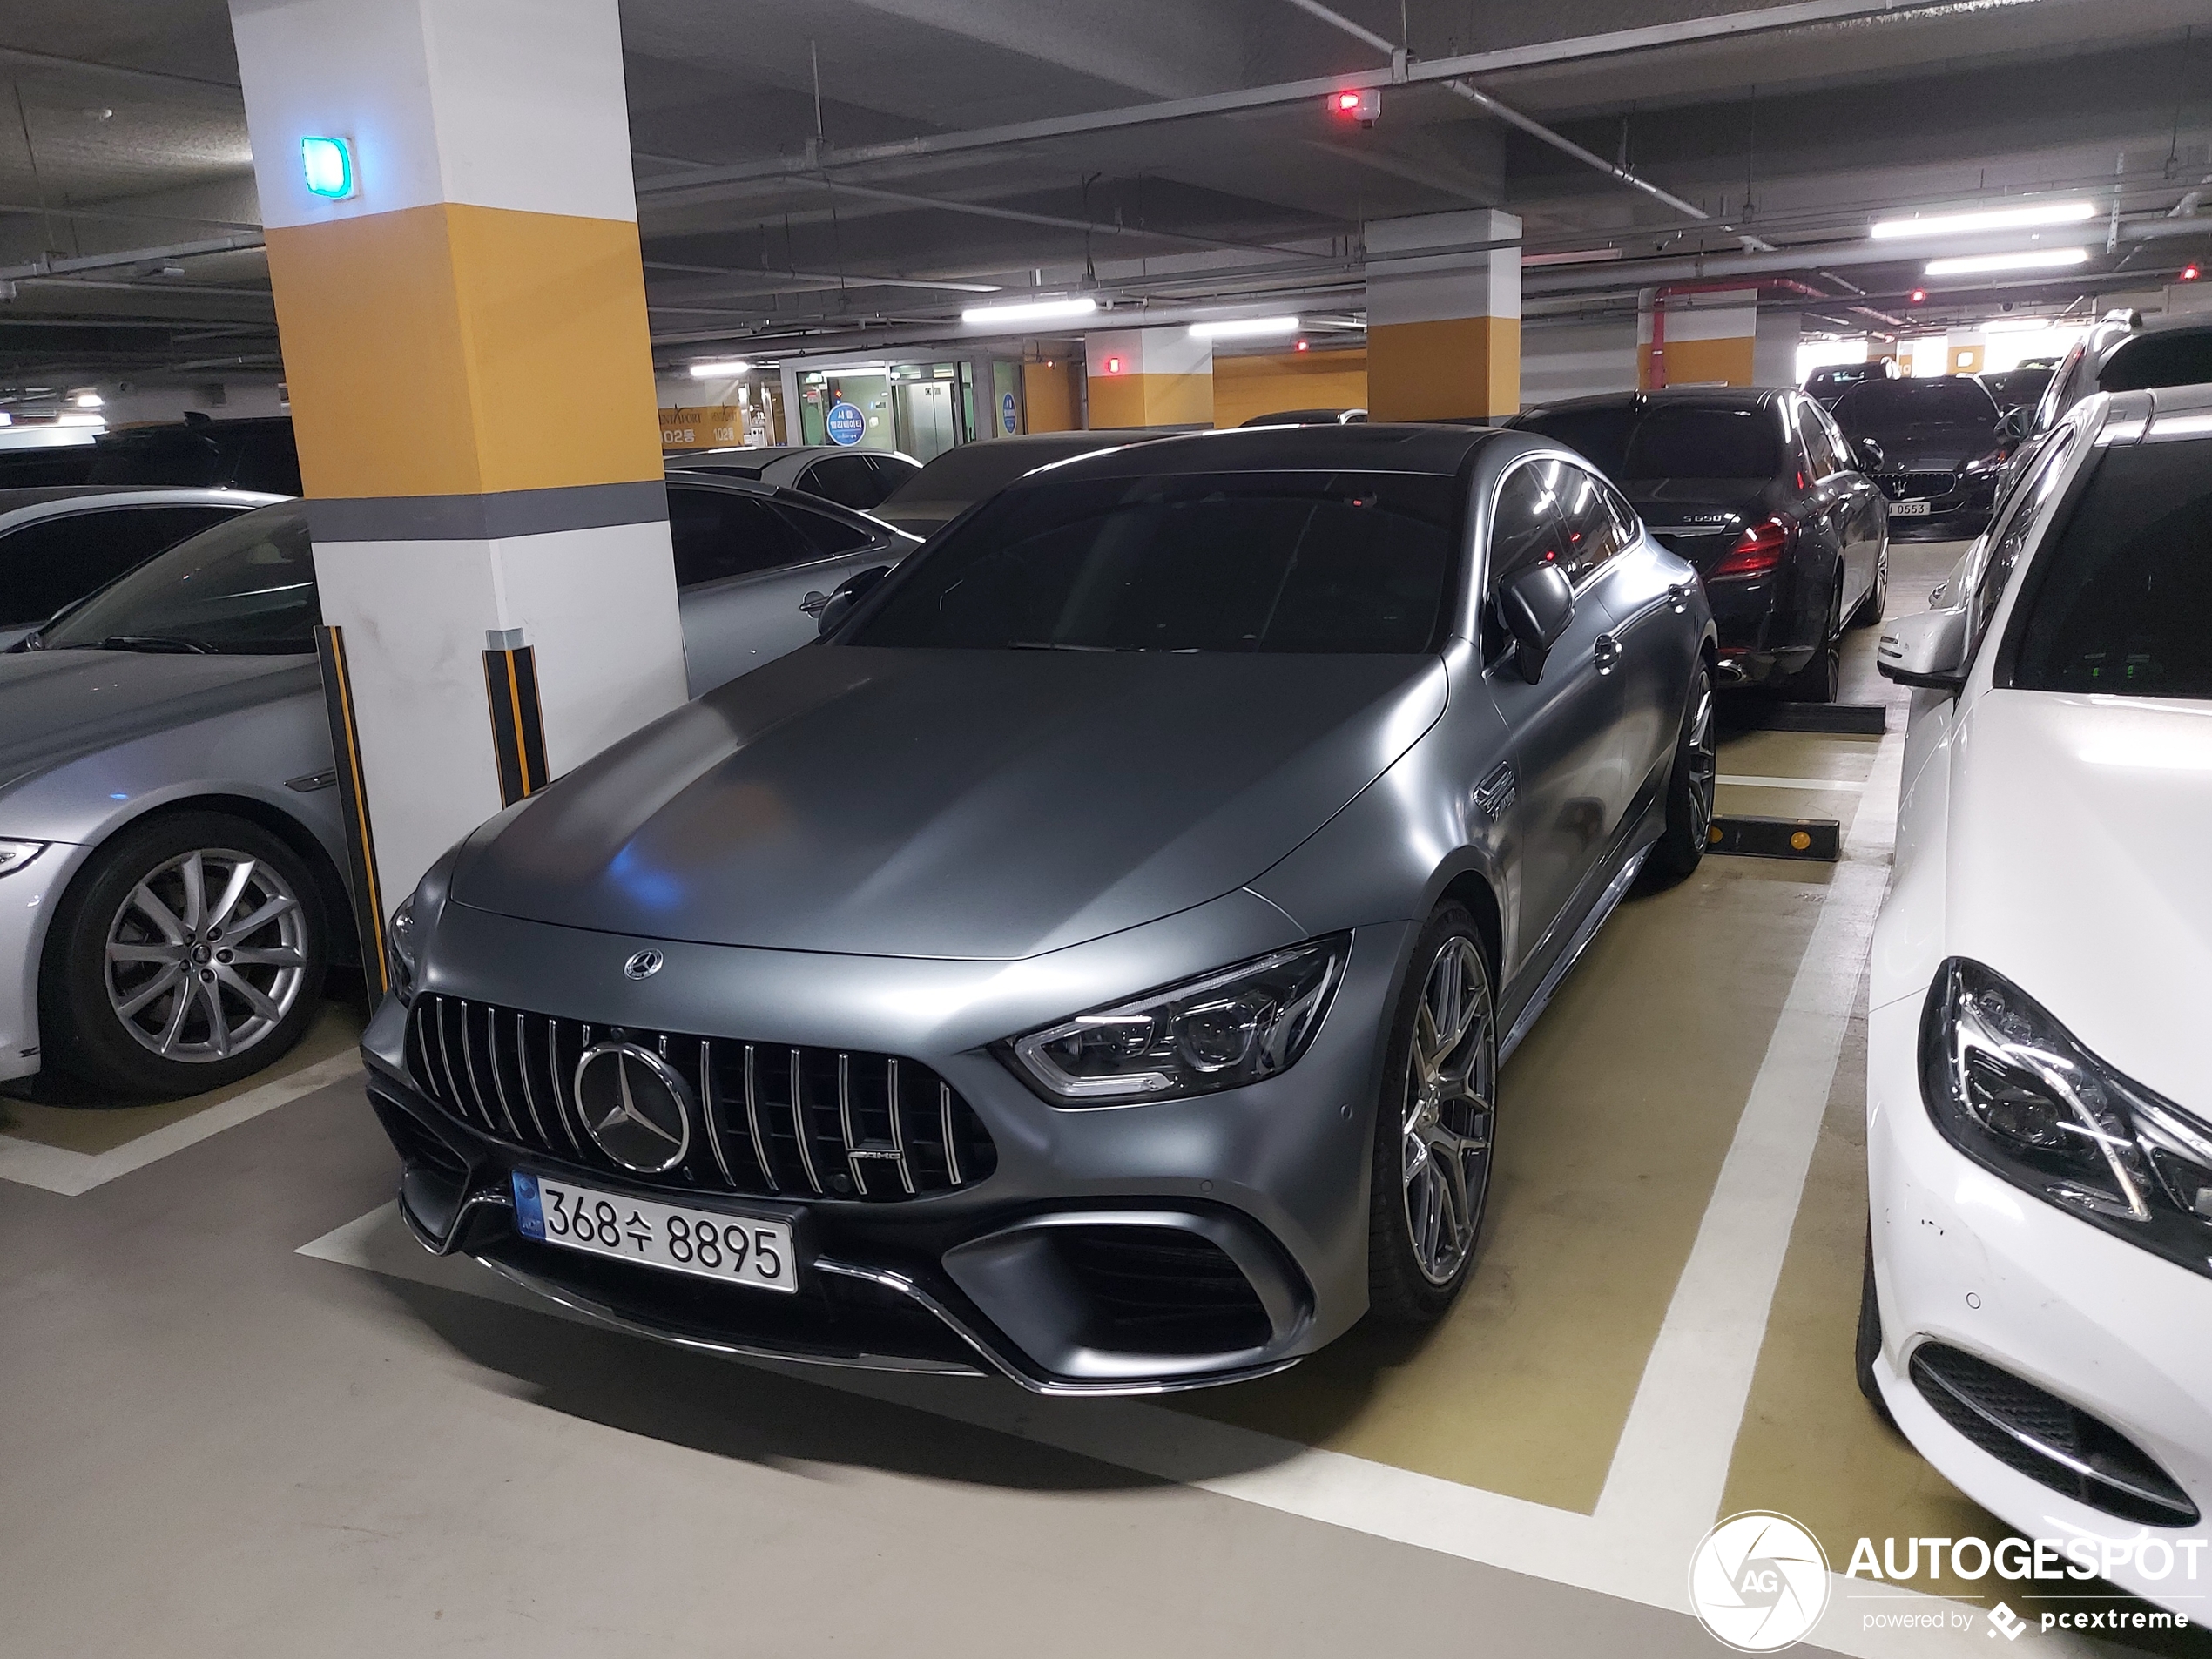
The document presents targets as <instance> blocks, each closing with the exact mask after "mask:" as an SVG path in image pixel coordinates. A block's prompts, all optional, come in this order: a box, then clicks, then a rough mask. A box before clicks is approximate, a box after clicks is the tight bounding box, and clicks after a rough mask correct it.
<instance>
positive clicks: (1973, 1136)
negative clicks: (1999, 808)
mask: <svg viewBox="0 0 2212 1659" xmlns="http://www.w3.org/2000/svg"><path fill="white" fill-rule="evenodd" d="M1920 1092H1921V1095H1922V1096H1923V1098H1924V1099H1925V1101H1926V1103H1927V1108H1928V1114H1929V1116H1931V1117H1932V1118H1933V1119H1934V1120H1935V1125H1936V1128H1937V1129H1938V1130H1940V1131H1941V1132H1942V1134H1943V1136H1944V1138H1945V1139H1946V1140H1947V1141H1949V1142H1950V1143H1952V1145H1953V1146H1955V1147H1957V1148H1958V1149H1959V1150H1960V1151H1961V1152H1963V1153H1965V1154H1966V1156H1967V1157H1970V1158H1972V1159H1973V1161H1974V1162H1975V1163H1979V1164H1980V1165H1982V1167H1983V1168H1985V1169H1987V1170H1992V1171H1993V1172H1994V1173H1995V1174H1997V1175H2000V1176H2001V1177H2004V1178H2005V1179H2006V1180H2007V1181H2009V1182H2011V1183H2012V1184H2013V1185H2015V1186H2018V1187H2023V1188H2025V1189H2027V1190H2028V1191H2029V1192H2032V1193H2033V1194H2034V1195H2035V1196H2036V1197H2040V1198H2042V1199H2044V1200H2045V1201H2046V1202H2047V1203H2049V1204H2054V1205H2056V1206H2057V1207H2058V1208H2060V1209H2061V1210H2064V1211H2067V1213H2069V1214H2071V1215H2074V1216H2078V1217H2080V1218H2081V1219H2082V1220H2084V1221H2086V1222H2088V1223H2089V1224H2091V1225H2092V1226H2096V1227H2101V1228H2103V1229H2104V1230H2105V1231H2107V1232H2109V1233H2115V1234H2117V1235H2118V1236H2119V1237H2121V1238H2125V1239H2128V1240H2129V1241H2131V1242H2133V1243H2134V1244H2141V1246H2142V1247H2143V1248H2144V1249H2146V1250H2151V1251H2157V1252H2158V1253H2159V1254H2160V1255H2161V1256H2164V1257H2166V1258H2168V1259H2169V1260H2172V1261H2175V1262H2178V1263H2180V1264H2182V1266H2183V1267H2186V1268H2188V1269H2189V1270H2190V1271H2192V1272H2197V1273H2202V1274H2205V1275H2206V1276H2207V1277H2208V1278H2212V1123H2205V1122H2204V1121H2202V1119H2200V1118H2199V1117H2197V1116H2195V1114H2193V1113H2191V1112H2188V1111H2186V1110H2184V1109H2182V1107H2179V1106H2177V1105H2175V1103H2173V1102H2172V1101H2169V1100H2167V1099H2165V1098H2164V1097H2163V1096H2159V1095H2155V1094H2153V1093H2152V1092H2151V1091H2150V1090H2149V1089H2146V1088H2144V1087H2143V1086H2142V1085H2141V1083H2139V1082H2134V1080H2133V1079H2132V1078H2129V1077H2127V1076H2122V1075H2121V1073H2119V1072H2117V1071H2115V1070H2114V1069H2113V1068H2112V1067H2110V1066H2108V1065H2107V1064H2106V1063H2105V1062H2103V1061H2101V1060H2100V1059H2098V1058H2097V1056H2096V1055H2093V1054H2091V1053H2090V1052H2089V1051H2088V1050H2087V1049H2085V1048H2083V1047H2082V1046H2081V1044H2080V1042H2076V1041H2075V1040H2074V1035H2073V1034H2072V1033H2070V1032H2069V1031H2067V1028H2065V1027H2064V1026H2062V1025H2060V1023H2059V1022H2058V1021H2056V1020H2055V1019H2054V1018H2053V1017H2052V1016H2051V1015H2049V1014H2048V1013H2047V1012H2046V1011H2045V1010H2044V1009H2043V1008H2041V1007H2040V1005H2039V1004H2038V1003H2037V1002H2036V1001H2034V1000H2033V998H2032V997H2030V996H2029V995H2027V993H2026V992H2024V991H2022V990H2021V989H2020V988H2019V987H2018V986H2016V985H2013V984H2012V983H2011V982H2010V981H2006V979H2004V978H2003V977H2002V976H2000V974H1995V973H1993V972H1992V971H1991V970H1990V969H1988V968H1984V967H1983V966H1982V965H1981V964H1980V963H1979V962H1975V961H1967V960H1966V958H1964V957H1953V958H1952V959H1951V960H1950V961H1947V962H1946V963H1945V964H1944V965H1943V967H1942V968H1941V969H1940V970H1939V971H1938V973H1937V974H1936V978H1935V983H1934V985H1933V986H1932V987H1931V988H1930V989H1929V992H1928V1001H1927V1006H1926V1008H1925V1010H1924V1011H1923V1013H1922V1015H1921V1019H1920Z"/></svg>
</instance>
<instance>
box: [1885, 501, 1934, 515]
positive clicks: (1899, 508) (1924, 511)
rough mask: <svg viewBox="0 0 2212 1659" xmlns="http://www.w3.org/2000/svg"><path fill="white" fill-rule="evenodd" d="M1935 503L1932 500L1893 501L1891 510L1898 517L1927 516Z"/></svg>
mask: <svg viewBox="0 0 2212 1659" xmlns="http://www.w3.org/2000/svg"><path fill="white" fill-rule="evenodd" d="M1933 505H1934V503H1933V502H1925V501H1893V502H1891V503H1890V511H1891V512H1892V514H1894V515H1895V516H1897V517H1898V518H1925V517H1926V516H1928V509H1929V508H1930V507H1932V506H1933Z"/></svg>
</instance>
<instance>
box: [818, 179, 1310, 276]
mask: <svg viewBox="0 0 2212 1659" xmlns="http://www.w3.org/2000/svg"><path fill="white" fill-rule="evenodd" d="M821 182H822V184H824V185H826V186H827V187H828V188H829V189H831V190H833V191H835V192H839V193H840V194H842V195H847V196H866V197H868V198H870V199H873V200H876V201H884V202H899V203H903V204H905V205H907V206H913V207H935V208H941V209H942V210H943V211H944V212H948V213H968V214H972V215H973V216H974V217H975V218H977V219H1006V220H1008V221H1010V222H1011V223H1014V224H1016V225H1043V226H1050V227H1051V228H1053V229H1055V230H1063V231H1081V232H1082V233H1083V234H1084V235H1086V236H1136V237H1151V238H1154V239H1157V240H1159V241H1163V242H1184V243H1188V244H1189V245H1190V246H1193V247H1206V248H1215V249H1218V250H1220V251H1222V252H1224V253H1282V254H1287V255H1289V256H1290V257H1291V258H1292V259H1299V260H1306V259H1313V258H1315V257H1317V256H1316V255H1314V254H1312V253H1306V252H1304V251H1302V250H1300V249H1298V248H1294V247H1277V246H1272V245H1271V244H1269V243H1264V242H1225V241H1223V240H1222V239H1219V238H1218V237H1213V236H1193V235H1191V234H1190V233H1187V232H1184V231H1163V230H1157V229H1154V228H1152V227H1151V226H1137V225H1121V224H1113V225H1097V224H1093V223H1092V222H1090V221H1089V219H1067V218H1063V217H1062V216H1061V215H1059V214H1057V213H1035V212H1029V211H1028V210H1027V209H1026V208H1019V207H993V206H989V205H988V203H984V202H964V201H950V200H948V199H945V198H943V197H941V196H917V195H915V194H914V193H913V192H910V191H904V190H885V189H883V188H881V187H880V186H879V185H855V184H850V183H847V182H846V181H845V180H843V179H823V180H822V181H821Z"/></svg>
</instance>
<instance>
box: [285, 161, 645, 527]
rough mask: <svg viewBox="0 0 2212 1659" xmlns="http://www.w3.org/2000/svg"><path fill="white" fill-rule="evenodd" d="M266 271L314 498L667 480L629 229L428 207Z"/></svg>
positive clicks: (361, 219) (297, 253)
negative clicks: (275, 303)
mask: <svg viewBox="0 0 2212 1659" xmlns="http://www.w3.org/2000/svg"><path fill="white" fill-rule="evenodd" d="M268 258H269V273H270V277H271V280H272V282H273V287H274V288H275V292H276V301H277V320H278V326H279V327H280V331H281V333H282V335H283V339H284V359H285V370H286V375H287V380H288V381H289V384H290V391H291V395H292V401H293V426H294V428H295V430H296V431H297V433H298V435H299V442H300V472H301V476H302V478H303V480H304V481H305V483H306V486H307V494H308V495H309V496H319V497H326V498H328V497H339V498H344V497H362V496H460V495H485V494H491V493H495V492H504V491H509V490H522V489H558V488H562V487H566V486H574V485H579V484H603V483H619V482H640V481H645V480H656V481H657V480H658V478H659V477H660V476H661V470H662V465H661V454H660V443H659V426H658V412H657V409H656V408H655V398H654V394H653V380H652V368H651V363H652V358H651V343H650V341H649V340H648V338H647V335H646V329H645V291H644V269H643V267H642V266H641V265H640V263H639V258H638V246H637V226H636V225H635V224H634V223H632V222H631V221H628V220H621V219H585V218H577V217H570V216H567V215H563V214H556V213H539V212H521V211H517V210H514V209H508V208H496V207H478V206H469V205H467V204H464V203H459V202H435V203H431V204H428V205H427V206H418V207H403V208H398V209H395V210H393V211H391V212H383V213H369V214H362V215H360V216H357V217H354V218H348V219H331V220H327V221H325V222H323V223H320V224H309V225H296V226H287V227H281V228H276V229H272V230H271V231H270V232H269V233H268Z"/></svg>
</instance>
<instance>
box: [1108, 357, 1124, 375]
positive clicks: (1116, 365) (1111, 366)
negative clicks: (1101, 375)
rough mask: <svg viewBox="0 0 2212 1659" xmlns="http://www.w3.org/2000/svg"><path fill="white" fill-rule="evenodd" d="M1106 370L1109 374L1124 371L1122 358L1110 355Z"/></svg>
mask: <svg viewBox="0 0 2212 1659" xmlns="http://www.w3.org/2000/svg"><path fill="white" fill-rule="evenodd" d="M1106 372H1107V373H1108V374H1120V373H1121V372H1122V360H1121V359H1120V358H1118V357H1109V358H1108V359H1107V360H1106Z"/></svg>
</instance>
